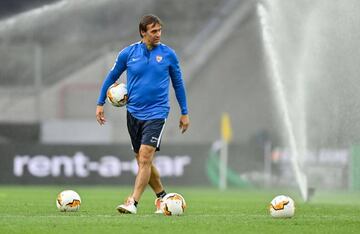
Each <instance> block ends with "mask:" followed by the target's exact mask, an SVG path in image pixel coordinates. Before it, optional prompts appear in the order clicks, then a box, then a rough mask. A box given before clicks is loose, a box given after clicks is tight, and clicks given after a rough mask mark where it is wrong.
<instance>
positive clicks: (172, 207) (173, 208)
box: [161, 193, 186, 216]
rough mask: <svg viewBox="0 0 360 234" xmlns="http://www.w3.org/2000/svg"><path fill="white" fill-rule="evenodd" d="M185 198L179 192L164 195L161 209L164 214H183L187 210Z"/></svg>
mask: <svg viewBox="0 0 360 234" xmlns="http://www.w3.org/2000/svg"><path fill="white" fill-rule="evenodd" d="M185 207H186V202H185V199H184V198H183V197H182V196H181V195H180V194H178V193H168V194H166V195H165V197H163V199H162V202H161V210H162V211H163V213H164V215H166V216H171V215H182V214H183V213H184V211H185Z"/></svg>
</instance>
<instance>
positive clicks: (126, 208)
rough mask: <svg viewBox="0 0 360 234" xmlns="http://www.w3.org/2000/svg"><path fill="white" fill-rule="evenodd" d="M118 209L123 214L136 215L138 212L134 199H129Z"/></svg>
mask: <svg viewBox="0 0 360 234" xmlns="http://www.w3.org/2000/svg"><path fill="white" fill-rule="evenodd" d="M116 209H117V210H118V211H119V212H120V213H122V214H136V211H137V208H136V206H135V200H134V198H132V197H128V198H127V199H126V201H125V203H124V204H122V205H119V206H118V207H116Z"/></svg>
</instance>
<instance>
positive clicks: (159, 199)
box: [154, 198, 163, 214]
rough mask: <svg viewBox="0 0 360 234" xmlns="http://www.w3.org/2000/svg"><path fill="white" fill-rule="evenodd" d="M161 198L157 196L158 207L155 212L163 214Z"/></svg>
mask: <svg viewBox="0 0 360 234" xmlns="http://www.w3.org/2000/svg"><path fill="white" fill-rule="evenodd" d="M161 202H162V200H161V198H156V199H155V207H156V211H155V212H154V213H155V214H162V213H163V211H162V209H161Z"/></svg>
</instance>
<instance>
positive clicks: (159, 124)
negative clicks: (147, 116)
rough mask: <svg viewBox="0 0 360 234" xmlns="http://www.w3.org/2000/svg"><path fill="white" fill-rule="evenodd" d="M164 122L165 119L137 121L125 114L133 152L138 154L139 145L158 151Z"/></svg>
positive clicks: (128, 113)
mask: <svg viewBox="0 0 360 234" xmlns="http://www.w3.org/2000/svg"><path fill="white" fill-rule="evenodd" d="M165 122H166V119H151V120H139V119H137V118H135V117H134V116H132V115H131V114H130V112H127V127H128V131H129V134H130V138H131V144H132V148H133V150H134V152H135V153H139V149H140V146H141V145H150V146H153V147H155V148H156V151H160V143H161V136H162V133H163V130H164V127H165Z"/></svg>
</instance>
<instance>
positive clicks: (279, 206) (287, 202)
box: [269, 195, 295, 218]
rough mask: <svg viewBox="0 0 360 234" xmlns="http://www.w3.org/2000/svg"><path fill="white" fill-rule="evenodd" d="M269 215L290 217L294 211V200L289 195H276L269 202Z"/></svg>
mask: <svg viewBox="0 0 360 234" xmlns="http://www.w3.org/2000/svg"><path fill="white" fill-rule="evenodd" d="M269 210H270V215H271V216H272V217H274V218H291V217H293V216H294V213H295V202H294V200H293V199H291V198H290V197H289V196H285V195H279V196H276V197H275V198H274V199H273V200H272V201H271V203H270V207H269Z"/></svg>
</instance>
